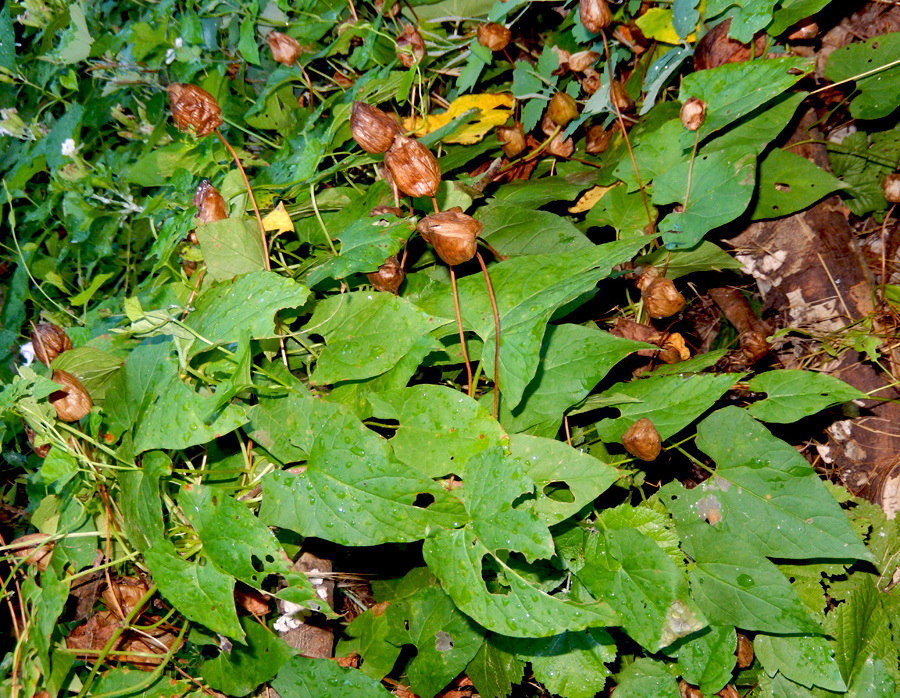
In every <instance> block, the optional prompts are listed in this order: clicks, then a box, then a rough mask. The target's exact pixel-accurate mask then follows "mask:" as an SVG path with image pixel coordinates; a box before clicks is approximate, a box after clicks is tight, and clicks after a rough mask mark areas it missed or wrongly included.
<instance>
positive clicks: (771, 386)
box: [747, 369, 868, 424]
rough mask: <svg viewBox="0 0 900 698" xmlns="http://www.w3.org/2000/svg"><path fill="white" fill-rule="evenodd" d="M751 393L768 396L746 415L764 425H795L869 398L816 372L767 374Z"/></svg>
mask: <svg viewBox="0 0 900 698" xmlns="http://www.w3.org/2000/svg"><path fill="white" fill-rule="evenodd" d="M749 386H750V390H753V391H755V392H758V393H766V394H767V397H766V399H765V400H760V401H759V402H754V403H753V404H752V405H750V407H748V408H747V411H748V412H749V413H750V414H752V415H753V416H754V417H756V418H757V419H760V420H762V421H764V422H777V423H779V424H785V423H790V422H796V421H797V420H798V419H802V418H803V417H808V416H809V415H811V414H815V413H816V412H820V411H821V410H824V409H825V408H826V407H831V406H832V405H836V404H839V403H842V402H849V401H850V400H865V399H866V398H867V397H868V396H867V395H866V394H865V393H863V392H861V391H859V390H857V389H856V388H854V387H853V386H852V385H848V384H847V383H845V382H844V381H842V380H840V379H839V378H835V377H834V376H829V375H828V374H825V373H815V372H813V371H798V370H785V369H782V370H780V371H766V372H765V373H762V374H760V375H758V376H754V377H753V378H752V379H750V382H749Z"/></svg>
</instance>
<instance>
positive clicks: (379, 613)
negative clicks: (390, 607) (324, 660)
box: [334, 604, 401, 681]
mask: <svg viewBox="0 0 900 698" xmlns="http://www.w3.org/2000/svg"><path fill="white" fill-rule="evenodd" d="M385 611H386V608H385V604H377V605H376V606H374V607H372V608H369V609H368V610H367V611H365V612H364V613H361V614H360V615H358V616H357V617H356V618H354V619H353V620H352V621H351V622H350V625H348V626H346V627H345V628H344V632H343V637H341V639H340V641H339V642H338V646H337V649H336V650H335V653H334V654H335V656H336V657H346V656H349V655H350V654H352V653H353V652H357V653H358V654H359V656H361V657H362V658H363V662H362V665H361V666H360V670H361V671H362V672H363V673H364V674H365V675H366V676H370V677H372V678H373V679H375V680H376V681H381V679H383V678H384V677H385V676H387V675H388V674H389V673H391V670H392V669H393V668H394V664H396V662H397V658H398V657H399V656H400V650H401V646H400V644H399V643H397V644H393V643H392V638H393V630H394V629H393V628H392V627H391V624H390V623H389V622H388V617H387V615H386V613H385Z"/></svg>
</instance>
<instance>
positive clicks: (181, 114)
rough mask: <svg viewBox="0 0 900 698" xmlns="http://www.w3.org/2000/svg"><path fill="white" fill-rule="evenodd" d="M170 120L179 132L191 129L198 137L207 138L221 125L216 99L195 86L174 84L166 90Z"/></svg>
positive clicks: (220, 111) (220, 112)
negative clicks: (170, 114)
mask: <svg viewBox="0 0 900 698" xmlns="http://www.w3.org/2000/svg"><path fill="white" fill-rule="evenodd" d="M166 92H168V93H169V107H170V108H171V109H172V120H173V121H174V122H175V125H176V126H177V127H178V130H179V131H185V132H187V131H190V130H191V129H193V131H194V133H196V134H197V135H198V136H201V137H202V136H208V135H209V134H210V133H212V132H213V131H215V130H216V129H217V128H219V126H221V125H222V110H221V108H220V107H219V103H218V102H217V101H216V98H215V97H213V96H212V95H211V94H210V93H209V92H207V91H206V90H204V89H202V88H200V87H197V86H196V85H188V84H185V83H181V82H174V83H172V84H171V85H169V86H168V87H167V88H166Z"/></svg>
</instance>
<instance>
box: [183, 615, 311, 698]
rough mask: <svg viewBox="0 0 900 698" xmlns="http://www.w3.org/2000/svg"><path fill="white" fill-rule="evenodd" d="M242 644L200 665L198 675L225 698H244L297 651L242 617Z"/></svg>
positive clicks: (274, 673)
mask: <svg viewBox="0 0 900 698" xmlns="http://www.w3.org/2000/svg"><path fill="white" fill-rule="evenodd" d="M241 625H242V626H243V628H244V632H245V633H246V636H245V639H244V644H241V645H234V646H233V647H232V648H231V650H230V651H228V652H220V653H219V656H218V657H215V658H214V659H209V660H207V661H205V662H203V664H201V665H200V676H202V677H203V680H204V681H206V683H208V684H209V686H210V687H211V688H214V689H215V690H217V691H222V692H223V693H225V694H226V695H229V696H245V695H247V694H248V693H250V692H251V691H253V689H255V688H256V687H257V686H259V685H260V684H261V683H264V682H266V681H269V680H270V679H271V678H273V677H274V676H275V675H276V674H277V673H278V670H279V669H281V667H282V666H283V665H284V664H285V663H286V662H287V661H288V660H289V659H290V658H291V657H293V656H294V655H295V654H296V653H297V651H296V650H294V649H293V648H291V647H288V645H287V644H285V642H284V640H282V639H281V638H280V637H279V636H278V635H277V634H276V633H273V632H272V631H271V630H269V629H268V628H267V627H266V626H264V625H261V624H260V623H259V622H257V621H256V620H255V619H248V618H244V621H243V623H241Z"/></svg>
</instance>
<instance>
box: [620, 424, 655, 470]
mask: <svg viewBox="0 0 900 698" xmlns="http://www.w3.org/2000/svg"><path fill="white" fill-rule="evenodd" d="M622 445H623V446H624V447H625V450H626V451H628V452H629V453H630V454H631V455H632V456H634V457H635V458H640V459H641V460H643V461H652V460H656V457H657V456H658V455H659V453H660V451H662V439H660V437H659V432H658V431H657V430H656V427H655V426H653V422H651V421H650V420H649V419H647V418H646V417H644V418H642V419H639V420H637V421H636V422H635V423H634V424H632V425H631V426H630V427H628V431H626V432H625V433H624V434H623V435H622Z"/></svg>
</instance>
